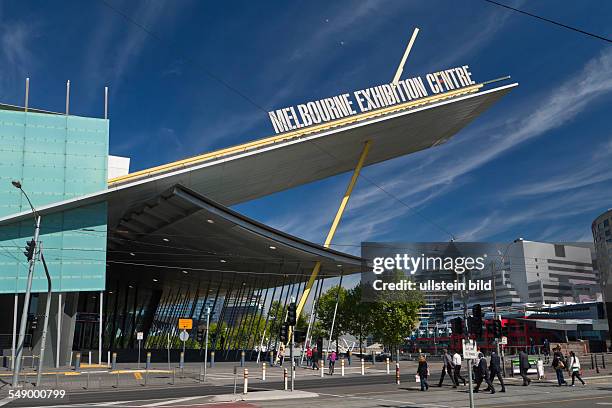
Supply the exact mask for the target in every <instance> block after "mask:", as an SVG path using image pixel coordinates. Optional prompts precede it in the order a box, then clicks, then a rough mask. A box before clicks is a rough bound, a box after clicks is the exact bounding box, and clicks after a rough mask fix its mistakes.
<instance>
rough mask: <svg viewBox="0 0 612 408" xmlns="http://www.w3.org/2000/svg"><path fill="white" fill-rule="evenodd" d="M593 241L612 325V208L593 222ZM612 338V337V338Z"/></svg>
mask: <svg viewBox="0 0 612 408" xmlns="http://www.w3.org/2000/svg"><path fill="white" fill-rule="evenodd" d="M591 231H592V232H593V243H594V244H595V253H596V255H597V269H598V271H599V279H600V282H601V286H602V290H603V293H604V300H605V302H606V314H607V318H608V325H609V326H612V285H610V284H609V279H610V276H612V208H609V209H608V211H606V212H605V213H603V214H601V215H600V216H599V217H597V218H595V220H594V221H593V223H592V224H591ZM611 340H612V339H611Z"/></svg>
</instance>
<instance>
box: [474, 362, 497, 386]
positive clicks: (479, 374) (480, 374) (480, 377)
mask: <svg viewBox="0 0 612 408" xmlns="http://www.w3.org/2000/svg"><path fill="white" fill-rule="evenodd" d="M474 377H476V388H474V392H478V389H479V388H480V384H482V382H483V381H484V382H486V383H487V389H486V390H485V391H487V390H488V391H491V394H495V388H494V387H493V383H492V382H491V380H490V379H489V370H488V369H487V359H486V358H485V357H484V354H482V353H478V360H477V363H476V364H475V365H474Z"/></svg>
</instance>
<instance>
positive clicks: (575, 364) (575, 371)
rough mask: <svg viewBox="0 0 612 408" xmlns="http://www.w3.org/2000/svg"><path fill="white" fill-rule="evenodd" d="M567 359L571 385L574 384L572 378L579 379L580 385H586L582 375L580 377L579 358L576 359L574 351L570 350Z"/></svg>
mask: <svg viewBox="0 0 612 408" xmlns="http://www.w3.org/2000/svg"><path fill="white" fill-rule="evenodd" d="M569 360H570V363H569V369H570V372H571V373H572V387H573V386H574V380H575V379H576V378H577V379H579V380H580V382H581V383H582V385H586V383H585V382H584V380H583V379H582V377H580V360H578V357H577V356H576V353H574V352H573V351H570V359H569Z"/></svg>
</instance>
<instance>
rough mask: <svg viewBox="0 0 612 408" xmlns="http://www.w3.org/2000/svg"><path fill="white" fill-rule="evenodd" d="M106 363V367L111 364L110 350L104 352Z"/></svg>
mask: <svg viewBox="0 0 612 408" xmlns="http://www.w3.org/2000/svg"><path fill="white" fill-rule="evenodd" d="M106 365H107V366H108V367H110V366H111V362H110V351H108V352H107V353H106Z"/></svg>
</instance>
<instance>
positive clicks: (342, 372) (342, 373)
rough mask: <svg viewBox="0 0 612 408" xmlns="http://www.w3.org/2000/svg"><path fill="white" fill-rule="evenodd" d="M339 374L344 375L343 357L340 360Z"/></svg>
mask: <svg viewBox="0 0 612 408" xmlns="http://www.w3.org/2000/svg"><path fill="white" fill-rule="evenodd" d="M340 375H341V376H342V377H344V359H342V360H340Z"/></svg>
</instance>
